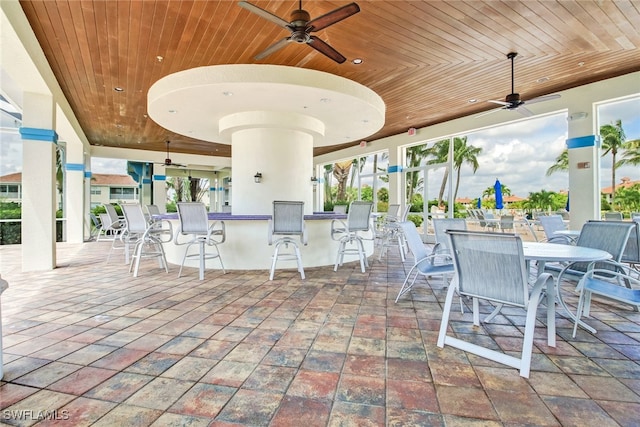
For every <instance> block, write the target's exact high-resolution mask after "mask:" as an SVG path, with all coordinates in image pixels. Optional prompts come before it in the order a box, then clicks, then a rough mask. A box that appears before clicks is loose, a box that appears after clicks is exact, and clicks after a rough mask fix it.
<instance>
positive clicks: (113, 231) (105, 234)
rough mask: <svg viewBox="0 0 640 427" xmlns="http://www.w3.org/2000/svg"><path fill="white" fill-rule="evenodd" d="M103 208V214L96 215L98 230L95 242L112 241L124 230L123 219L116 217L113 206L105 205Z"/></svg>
mask: <svg viewBox="0 0 640 427" xmlns="http://www.w3.org/2000/svg"><path fill="white" fill-rule="evenodd" d="M103 206H104V208H105V212H104V213H101V214H98V216H99V217H100V230H99V232H98V235H97V237H96V242H101V241H113V239H115V238H117V237H118V236H119V235H120V233H122V232H123V231H124V230H125V222H124V219H123V218H120V217H118V213H117V212H116V211H115V208H114V207H113V205H110V204H105V205H103ZM107 206H109V207H107Z"/></svg>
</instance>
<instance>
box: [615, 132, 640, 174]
mask: <svg viewBox="0 0 640 427" xmlns="http://www.w3.org/2000/svg"><path fill="white" fill-rule="evenodd" d="M623 148H624V153H623V154H622V159H620V160H619V161H618V164H617V165H616V167H620V166H622V165H640V139H633V140H631V141H627V142H625V143H624V146H623Z"/></svg>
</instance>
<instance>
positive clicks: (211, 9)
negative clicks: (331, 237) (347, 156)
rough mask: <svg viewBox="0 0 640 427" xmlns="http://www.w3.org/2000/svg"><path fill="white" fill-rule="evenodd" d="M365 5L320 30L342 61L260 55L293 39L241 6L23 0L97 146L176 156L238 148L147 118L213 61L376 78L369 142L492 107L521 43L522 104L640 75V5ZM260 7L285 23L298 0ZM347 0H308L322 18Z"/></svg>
mask: <svg viewBox="0 0 640 427" xmlns="http://www.w3.org/2000/svg"><path fill="white" fill-rule="evenodd" d="M356 1H357V3H358V5H359V6H360V9H361V11H360V12H359V13H357V14H355V15H353V16H351V17H349V18H347V19H346V20H344V21H341V22H338V23H336V24H334V25H332V26H330V27H328V28H326V29H325V30H322V31H319V32H318V33H316V35H318V36H319V37H320V38H321V39H323V40H324V41H326V42H327V43H329V44H330V45H331V46H332V47H334V48H335V49H336V50H338V51H339V52H340V53H342V54H343V55H344V56H345V57H346V58H347V61H346V62H345V63H343V64H338V63H336V62H334V61H332V60H330V59H328V58H327V57H325V56H323V55H322V54H320V53H318V52H317V51H316V50H314V49H312V48H311V47H309V46H306V45H299V44H295V43H291V44H289V45H287V46H286V47H285V48H283V49H281V50H279V51H277V52H275V53H273V54H272V55H270V56H268V57H266V58H265V59H262V60H259V61H256V60H254V56H255V55H256V54H257V53H259V52H261V51H262V50H264V49H265V48H267V47H268V46H270V45H271V44H272V43H274V42H276V41H277V40H279V39H281V38H283V37H285V36H288V35H289V33H288V31H287V30H285V29H283V28H280V27H278V26H277V25H275V24H274V23H272V22H269V21H267V20H265V19H262V18H261V17H259V16H257V15H255V14H252V13H250V12H249V11H247V10H245V9H243V8H241V7H239V6H238V3H237V2H235V1H186V0H185V1H180V0H165V1H154V0H144V1H141V0H131V1H128V0H118V1H115V0H114V1H104V0H97V1H90V0H82V1H77V0H69V1H63V0H39V1H35V0H34V1H29V0H24V1H21V2H20V3H21V5H22V7H23V9H24V11H25V13H26V16H27V18H28V20H29V22H30V23H31V26H32V28H33V30H34V32H35V34H36V36H37V38H38V40H39V41H40V44H41V46H42V49H43V50H44V52H45V54H46V56H47V58H48V60H49V62H50V64H51V67H52V69H53V71H54V73H55V75H56V77H57V79H58V81H59V83H60V86H61V87H62V90H63V91H64V93H65V95H66V96H67V98H68V100H69V102H70V104H71V106H72V108H73V109H74V111H75V114H76V116H77V118H78V120H79V122H80V124H81V126H82V128H83V129H84V132H85V133H86V135H87V138H88V139H89V141H90V143H91V144H93V145H104V146H114V147H123V148H135V149H144V150H153V151H164V150H165V141H166V140H171V150H172V152H183V153H192V154H203V155H216V156H230V155H231V148H230V147H229V146H228V145H225V144H213V143H210V142H204V141H198V140H193V139H189V138H187V137H184V136H181V135H174V134H171V133H170V132H168V131H167V130H165V129H163V128H162V127H160V126H158V125H157V124H155V123H154V122H153V121H152V120H151V119H149V118H148V117H147V115H146V97H147V91H148V89H149V87H150V86H151V85H152V84H153V83H154V82H155V81H157V80H158V79H160V78H161V77H164V76H166V75H168V74H171V73H174V72H177V71H181V70H185V69H189V68H193V67H198V66H205V65H217V64H246V63H248V64H251V63H264V64H279V65H288V66H294V67H304V68H309V69H315V70H320V71H325V72H329V73H333V74H336V75H340V76H343V77H346V78H349V79H352V80H354V81H357V82H359V83H361V84H363V85H366V86H368V87H369V88H371V89H372V90H374V91H375V92H377V93H378V94H379V95H380V96H381V97H382V98H383V99H384V101H385V103H386V107H387V112H386V124H385V126H384V128H383V129H382V130H380V131H379V132H378V133H377V134H375V135H372V136H371V137H370V138H369V139H371V140H373V139H377V138H380V137H384V136H389V135H395V134H399V133H403V132H406V131H407V129H408V128H410V127H416V128H419V127H423V126H426V125H431V124H435V123H439V122H443V121H447V120H450V119H453V118H457V117H462V116H466V115H470V114H476V113H479V112H482V111H486V110H489V109H492V108H496V105H495V104H491V103H488V102H487V100H490V99H498V100H504V97H505V96H506V95H507V94H508V93H510V92H511V68H510V67H511V66H510V63H509V60H508V59H507V58H506V54H507V53H508V52H511V51H516V52H518V57H517V58H516V60H515V89H516V90H515V91H516V92H519V93H520V94H521V96H522V98H523V99H525V100H526V99H531V98H533V97H536V96H540V95H545V94H550V93H554V92H556V91H559V90H564V89H568V88H572V87H576V86H580V85H583V84H587V83H591V82H595V81H598V80H602V79H606V78H610V77H615V76H619V75H623V74H627V73H629V72H633V71H638V70H640V51H639V47H640V25H638V24H640V10H639V8H640V3H639V2H637V1H628V0H619V1H618V0H617V1H588V0H577V1H573V0H563V1H552V0H542V1H536V0H524V1H511V0H509V1H495V0H490V1H480V0H469V1H450V0H447V1H437V0H431V1H379V0H375V1H370V0H356ZM251 3H253V4H254V5H256V6H258V7H260V8H262V9H265V10H267V11H269V12H271V13H272V14H274V15H277V16H280V17H282V18H283V19H285V20H286V21H289V14H290V12H291V11H292V10H294V9H297V7H298V2H297V1H288V0H287V1H273V0H254V1H251ZM347 3H348V1H347V0H344V1H336V0H333V1H305V2H303V4H302V6H303V9H305V10H307V11H308V12H309V14H310V15H311V18H312V19H313V18H314V17H318V16H320V15H322V14H325V13H327V12H329V11H331V10H333V9H335V8H337V7H340V6H342V5H345V4H347ZM354 58H362V60H363V62H362V64H359V65H356V64H354V63H352V60H353V59H354ZM115 88H122V89H123V90H122V91H121V92H117V91H116V90H114V89H115ZM471 99H475V100H477V102H475V103H470V102H469V100H471ZM514 114H515V113H514ZM358 142H359V141H355V142H353V143H348V144H340V145H335V146H332V147H325V148H323V149H321V150H320V149H316V151H315V154H316V155H317V154H322V153H325V152H329V151H333V150H336V149H340V148H344V147H346V146H350V145H355V144H357V143H358Z"/></svg>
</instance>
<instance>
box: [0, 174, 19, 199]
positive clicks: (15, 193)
mask: <svg viewBox="0 0 640 427" xmlns="http://www.w3.org/2000/svg"><path fill="white" fill-rule="evenodd" d="M0 200H2V201H5V202H16V203H21V202H22V173H20V172H17V173H10V174H9V175H4V176H0Z"/></svg>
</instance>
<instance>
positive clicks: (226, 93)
mask: <svg viewBox="0 0 640 427" xmlns="http://www.w3.org/2000/svg"><path fill="white" fill-rule="evenodd" d="M222 94H223V95H224V96H233V92H229V91H224V92H222Z"/></svg>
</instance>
